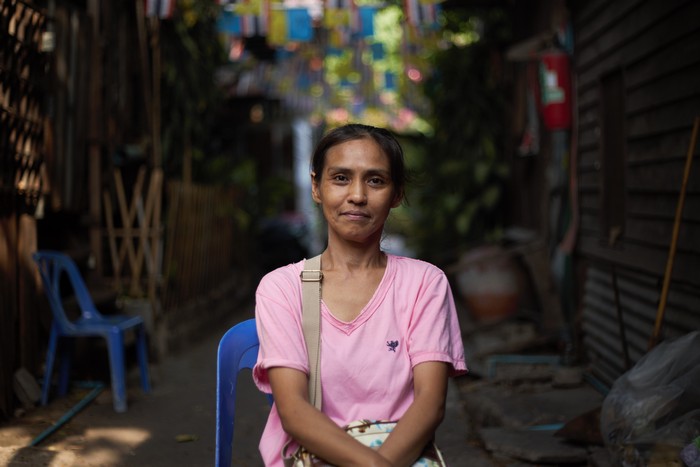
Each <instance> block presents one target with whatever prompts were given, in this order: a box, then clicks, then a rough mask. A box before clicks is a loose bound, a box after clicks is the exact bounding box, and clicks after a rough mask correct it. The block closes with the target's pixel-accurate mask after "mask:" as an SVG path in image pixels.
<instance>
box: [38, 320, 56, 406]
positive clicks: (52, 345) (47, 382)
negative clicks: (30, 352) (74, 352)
mask: <svg viewBox="0 0 700 467" xmlns="http://www.w3.org/2000/svg"><path fill="white" fill-rule="evenodd" d="M57 348H58V329H56V327H55V326H51V332H50V333H49V346H48V348H47V350H46V369H45V371H44V387H43V388H41V405H46V404H47V403H48V401H49V390H50V389H51V377H52V375H53V364H54V362H55V361H56V350H57Z"/></svg>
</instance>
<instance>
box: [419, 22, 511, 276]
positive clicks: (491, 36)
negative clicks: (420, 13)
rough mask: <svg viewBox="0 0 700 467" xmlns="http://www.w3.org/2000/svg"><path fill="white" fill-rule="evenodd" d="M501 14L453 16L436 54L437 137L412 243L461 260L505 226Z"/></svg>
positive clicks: (427, 159)
mask: <svg viewBox="0 0 700 467" xmlns="http://www.w3.org/2000/svg"><path fill="white" fill-rule="evenodd" d="M503 21H504V16H502V15H499V14H498V12H491V13H490V14H488V15H481V16H475V15H470V14H468V12H465V11H462V14H461V15H460V14H459V13H454V12H451V16H448V18H447V24H446V27H445V32H444V38H445V42H446V43H447V45H446V46H445V47H444V48H443V49H441V50H437V51H436V52H435V53H434V54H433V56H432V64H433V67H434V73H433V75H432V77H431V79H430V80H429V81H428V82H427V83H426V86H425V89H424V92H425V93H426V95H427V97H428V99H429V100H430V102H431V105H432V109H433V118H432V121H431V124H432V126H433V128H434V130H435V133H434V136H433V137H431V138H430V139H426V140H425V151H424V155H423V158H422V160H421V162H420V164H419V166H420V173H421V174H422V179H421V182H420V183H419V184H418V190H417V192H416V194H415V195H416V196H415V197H416V201H418V202H417V203H416V208H415V210H414V212H416V217H415V219H414V226H415V229H414V234H413V237H414V238H415V239H416V244H415V245H413V246H414V247H415V248H416V249H417V251H418V252H419V254H420V255H421V256H423V257H426V258H428V259H430V260H433V261H435V262H438V263H441V262H449V261H452V260H454V259H455V258H456V257H457V256H458V255H459V254H460V253H461V252H463V251H464V250H466V249H467V248H468V247H469V246H470V245H472V244H474V243H477V242H482V241H487V240H493V239H494V238H495V237H497V236H498V235H499V234H500V232H501V227H502V222H503V218H502V203H503V196H502V193H503V183H504V180H505V177H506V176H507V174H508V168H507V166H506V164H505V162H504V150H505V149H504V141H505V138H506V135H507V132H506V127H505V121H506V120H505V111H506V108H505V102H506V100H505V89H504V87H503V84H502V83H503V81H502V78H501V77H500V75H499V66H498V65H499V60H500V56H499V54H498V53H497V50H498V46H499V42H500V40H501V39H502V38H503V34H504V32H505V31H507V27H506V26H507V25H505V24H504V23H503Z"/></svg>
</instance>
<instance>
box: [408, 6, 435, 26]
mask: <svg viewBox="0 0 700 467" xmlns="http://www.w3.org/2000/svg"><path fill="white" fill-rule="evenodd" d="M439 3H440V0H404V8H405V14H406V20H407V21H408V23H409V24H411V25H413V26H429V27H433V26H435V25H437V24H438V23H437V17H438V12H439V7H440V5H439Z"/></svg>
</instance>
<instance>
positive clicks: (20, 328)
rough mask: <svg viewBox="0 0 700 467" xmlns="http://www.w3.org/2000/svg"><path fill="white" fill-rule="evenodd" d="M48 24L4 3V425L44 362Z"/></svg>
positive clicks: (12, 0) (0, 85) (19, 4)
mask: <svg viewBox="0 0 700 467" xmlns="http://www.w3.org/2000/svg"><path fill="white" fill-rule="evenodd" d="M46 23H47V16H46V12H45V11H42V10H41V9H39V8H36V7H33V6H31V5H30V4H29V3H27V2H23V1H19V0H7V1H3V2H2V3H0V44H1V50H0V420H2V419H4V418H8V417H10V416H12V414H13V409H14V406H15V397H14V392H13V389H12V387H13V385H12V381H13V375H14V373H15V371H16V370H18V369H19V368H20V367H25V368H26V369H28V370H30V371H34V370H36V369H37V367H38V364H39V362H40V361H41V360H42V356H40V355H39V345H38V342H39V337H40V336H39V334H40V325H39V321H40V316H42V313H41V311H42V309H41V308H42V306H41V302H40V300H39V299H38V298H37V296H38V295H37V285H38V275H37V272H36V268H35V267H34V265H33V263H32V259H31V253H32V252H33V251H35V250H36V243H37V238H36V219H35V216H38V215H40V212H41V209H40V204H41V203H40V201H41V199H42V194H43V193H44V191H45V187H46V180H45V173H44V168H45V166H44V161H45V150H44V138H45V127H46V124H45V123H46V122H45V117H46V109H45V105H44V99H43V97H44V96H43V92H44V89H45V86H46V77H47V75H46V67H47V63H48V60H47V56H46V54H45V53H44V52H43V51H42V49H41V37H42V32H43V31H44V30H45V28H46ZM43 311H46V310H45V309H44V310H43Z"/></svg>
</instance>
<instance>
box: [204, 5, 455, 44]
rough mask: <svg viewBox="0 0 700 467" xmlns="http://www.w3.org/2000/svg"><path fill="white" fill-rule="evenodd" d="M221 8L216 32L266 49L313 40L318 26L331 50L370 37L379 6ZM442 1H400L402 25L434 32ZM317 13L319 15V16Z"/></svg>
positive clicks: (250, 6) (229, 6)
mask: <svg viewBox="0 0 700 467" xmlns="http://www.w3.org/2000/svg"><path fill="white" fill-rule="evenodd" d="M218 1H219V4H220V5H221V6H222V13H221V16H220V19H219V30H220V31H221V32H223V33H226V34H230V35H233V36H236V37H253V36H266V39H267V42H268V44H269V45H270V46H281V45H284V44H286V43H288V42H307V41H311V40H313V37H314V28H315V27H317V26H319V25H320V26H322V27H323V28H325V29H326V30H327V32H328V34H329V42H330V45H331V46H335V47H341V46H345V45H347V44H349V43H350V42H351V41H352V40H353V39H367V38H371V37H373V36H374V32H375V31H374V17H375V15H376V13H377V11H378V10H379V9H381V8H382V6H381V5H371V4H369V5H368V4H361V5H357V4H356V3H355V1H354V0H317V1H316V2H315V3H318V4H320V8H315V9H314V8H310V7H309V6H300V4H301V3H303V2H289V1H286V2H280V1H274V0H218ZM441 1H442V0H403V7H404V8H403V9H404V16H405V21H406V23H407V24H408V25H410V26H412V27H413V28H415V29H418V30H421V29H434V28H436V27H437V26H438V14H439V11H440V2H441ZM319 11H320V14H319Z"/></svg>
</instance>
